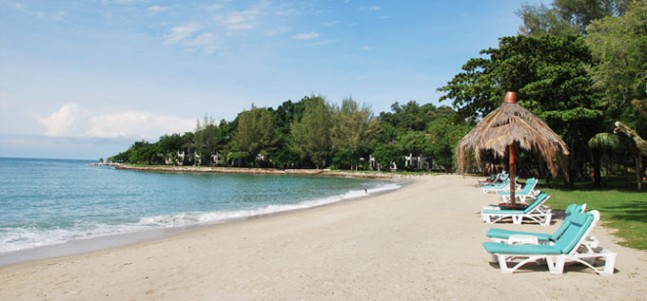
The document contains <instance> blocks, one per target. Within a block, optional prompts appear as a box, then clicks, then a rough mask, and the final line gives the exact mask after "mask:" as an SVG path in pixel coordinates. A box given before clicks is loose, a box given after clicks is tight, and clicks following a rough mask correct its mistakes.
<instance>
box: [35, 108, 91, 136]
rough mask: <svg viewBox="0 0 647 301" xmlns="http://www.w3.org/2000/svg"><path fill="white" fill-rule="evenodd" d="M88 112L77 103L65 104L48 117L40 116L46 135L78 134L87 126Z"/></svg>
mask: <svg viewBox="0 0 647 301" xmlns="http://www.w3.org/2000/svg"><path fill="white" fill-rule="evenodd" d="M87 117H88V113H87V112H86V111H85V110H83V109H81V106H79V105H78V104H66V105H64V106H62V107H61V108H60V109H59V110H58V111H56V112H54V113H52V114H51V115H49V116H48V117H45V118H41V119H40V120H39V121H40V123H41V124H43V125H45V126H46V127H47V130H46V131H45V135H46V136H79V135H81V134H82V131H83V128H84V127H87Z"/></svg>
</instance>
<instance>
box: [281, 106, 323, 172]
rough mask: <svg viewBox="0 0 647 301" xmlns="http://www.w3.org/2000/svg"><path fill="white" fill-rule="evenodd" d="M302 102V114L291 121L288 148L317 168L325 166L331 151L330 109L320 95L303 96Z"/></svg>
mask: <svg viewBox="0 0 647 301" xmlns="http://www.w3.org/2000/svg"><path fill="white" fill-rule="evenodd" d="M302 102H304V105H305V109H304V112H303V116H302V117H301V118H300V119H297V120H295V121H294V122H293V123H292V141H291V143H290V148H292V149H293V150H294V152H295V153H297V154H299V156H300V157H301V158H303V159H306V160H310V161H312V163H314V164H315V166H316V167H317V168H319V167H322V166H326V162H327V161H328V162H329V158H330V155H331V153H332V141H331V139H330V131H331V128H332V120H331V116H332V113H331V109H330V107H329V106H328V104H327V103H326V101H325V100H324V99H323V97H320V96H313V97H309V98H305V99H303V100H302Z"/></svg>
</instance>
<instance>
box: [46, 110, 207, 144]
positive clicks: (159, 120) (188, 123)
mask: <svg viewBox="0 0 647 301" xmlns="http://www.w3.org/2000/svg"><path fill="white" fill-rule="evenodd" d="M40 122H41V123H42V124H43V125H45V126H46V130H45V135H46V136H50V137H91V138H119V137H137V138H145V139H156V138H158V137H159V136H161V135H164V134H172V133H183V132H187V131H191V130H193V127H194V126H195V121H194V120H192V119H182V118H177V117H171V116H163V115H155V114H152V113H148V112H135V111H129V112H122V113H116V114H103V115H92V114H91V113H90V112H89V111H88V110H86V109H84V108H82V107H81V106H79V105H78V104H66V105H63V106H62V107H61V108H60V109H59V110H58V111H56V112H54V113H52V114H51V115H50V116H48V117H45V118H41V119H40Z"/></svg>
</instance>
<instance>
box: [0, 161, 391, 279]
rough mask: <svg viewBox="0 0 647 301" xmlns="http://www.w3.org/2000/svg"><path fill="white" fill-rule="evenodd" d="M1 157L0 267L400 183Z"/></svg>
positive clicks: (312, 204)
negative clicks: (128, 167)
mask: <svg viewBox="0 0 647 301" xmlns="http://www.w3.org/2000/svg"><path fill="white" fill-rule="evenodd" d="M91 163H93V162H91V161H84V160H57V159H24V158H0V266H1V265H7V264H12V263H16V262H20V261H25V260H31V259H41V258H47V257H54V256H62V255H67V254H73V253H78V252H83V251H91V250H96V249H101V248H107V247H111V246H117V245H120V244H127V243H133V242H136V241H141V240H145V239H154V238H158V237H163V236H165V235H169V234H171V233H176V232H178V231H186V230H187V229H192V228H195V227H200V226H205V225H213V224H218V223H225V222H230V221H233V220H239V219H245V218H252V217H257V216H262V215H267V214H273V213H278V212H285V211H290V210H297V209H304V208H310V207H315V206H321V205H325V204H330V203H335V202H343V201H348V200H352V199H357V198H361V197H365V196H367V195H371V194H376V193H381V192H386V191H391V190H396V189H399V188H400V187H401V186H402V185H403V184H402V183H398V182H394V181H388V180H371V179H357V178H341V177H322V176H298V175H254V174H223V173H169V172H143V171H133V170H119V169H115V168H114V167H108V166H92V165H91Z"/></svg>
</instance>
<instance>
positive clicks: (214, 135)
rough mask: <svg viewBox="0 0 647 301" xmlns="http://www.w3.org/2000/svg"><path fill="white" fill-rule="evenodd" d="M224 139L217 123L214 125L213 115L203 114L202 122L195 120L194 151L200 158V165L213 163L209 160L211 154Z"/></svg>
mask: <svg viewBox="0 0 647 301" xmlns="http://www.w3.org/2000/svg"><path fill="white" fill-rule="evenodd" d="M224 141H225V139H224V137H223V136H222V132H221V131H220V129H218V125H216V121H215V120H214V119H213V117H211V118H210V117H207V116H206V115H205V116H204V120H203V122H202V123H200V120H198V121H197V125H196V128H195V136H194V138H193V143H194V144H195V148H196V151H195V152H196V154H197V155H198V157H199V158H200V163H201V165H211V164H213V163H215V162H211V161H212V160H211V155H212V154H213V153H214V152H216V151H217V149H218V148H220V147H221V144H222V143H223V142H224Z"/></svg>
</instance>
